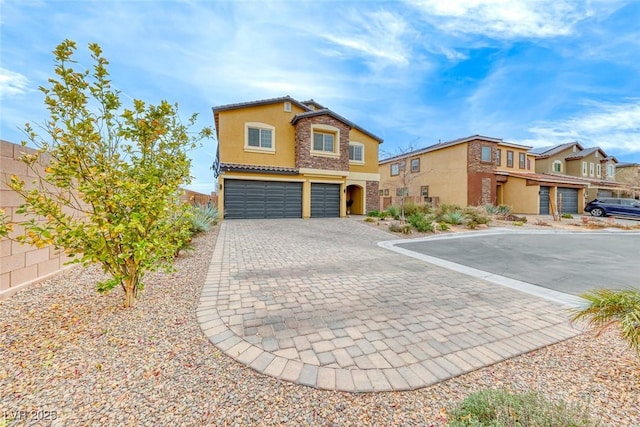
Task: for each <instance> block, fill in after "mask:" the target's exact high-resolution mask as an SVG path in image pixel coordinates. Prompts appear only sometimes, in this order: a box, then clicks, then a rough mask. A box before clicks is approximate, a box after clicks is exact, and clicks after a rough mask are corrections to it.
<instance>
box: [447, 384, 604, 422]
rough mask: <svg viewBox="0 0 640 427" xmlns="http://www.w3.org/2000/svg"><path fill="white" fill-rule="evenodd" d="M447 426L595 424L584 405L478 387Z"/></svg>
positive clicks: (460, 404)
mask: <svg viewBox="0 0 640 427" xmlns="http://www.w3.org/2000/svg"><path fill="white" fill-rule="evenodd" d="M447 425H448V426H450V427H463V426H464V427H467V426H475V427H482V426H487V427H516V426H518V427H520V426H527V427H551V426H553V427H595V426H599V425H601V424H600V423H598V422H596V421H594V420H592V419H591V418H590V416H589V413H588V412H587V410H586V409H585V408H582V407H580V406H578V405H567V404H566V403H565V402H562V401H550V400H548V399H545V398H544V396H542V395H540V394H538V393H534V392H528V393H522V394H512V393H509V392H508V391H506V390H491V389H487V390H481V391H479V392H476V393H472V394H470V395H469V396H467V397H466V398H465V399H464V400H463V401H462V402H460V403H459V404H458V405H457V406H456V407H455V408H454V409H453V410H451V411H450V414H449V422H448V423H447Z"/></svg>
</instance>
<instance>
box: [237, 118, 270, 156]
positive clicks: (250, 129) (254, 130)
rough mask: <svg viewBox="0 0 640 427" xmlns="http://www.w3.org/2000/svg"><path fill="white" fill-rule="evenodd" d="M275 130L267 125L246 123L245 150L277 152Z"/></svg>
mask: <svg viewBox="0 0 640 427" xmlns="http://www.w3.org/2000/svg"><path fill="white" fill-rule="evenodd" d="M275 132H276V131H275V128H274V127H273V126H271V125H268V124H265V123H257V122H249V123H245V135H244V136H245V139H244V148H245V150H248V151H251V150H257V151H275Z"/></svg>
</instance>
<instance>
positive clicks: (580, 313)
mask: <svg viewBox="0 0 640 427" xmlns="http://www.w3.org/2000/svg"><path fill="white" fill-rule="evenodd" d="M580 296H581V297H582V298H584V299H586V300H587V303H586V305H585V306H584V307H582V308H579V309H576V310H574V312H573V315H572V317H571V320H572V321H573V322H576V321H579V320H585V321H586V322H587V324H588V325H589V326H590V327H593V328H595V329H597V330H598V331H599V332H602V331H604V330H605V329H607V328H609V327H617V328H618V329H619V330H620V333H621V334H622V337H623V338H624V339H625V340H626V341H627V342H628V343H629V345H630V346H631V348H632V349H633V350H635V351H636V353H637V354H638V355H640V289H624V290H619V291H616V290H612V289H596V290H594V291H591V292H587V293H585V294H582V295H580Z"/></svg>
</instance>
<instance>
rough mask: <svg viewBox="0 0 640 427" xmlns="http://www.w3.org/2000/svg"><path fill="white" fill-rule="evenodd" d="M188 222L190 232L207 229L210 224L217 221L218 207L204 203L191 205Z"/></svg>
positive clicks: (214, 223)
mask: <svg viewBox="0 0 640 427" xmlns="http://www.w3.org/2000/svg"><path fill="white" fill-rule="evenodd" d="M189 222H190V228H191V233H192V234H198V233H204V232H206V231H209V229H210V228H211V226H212V225H216V224H217V223H218V209H217V208H216V207H214V206H206V205H195V206H192V208H191V215H190V217H189Z"/></svg>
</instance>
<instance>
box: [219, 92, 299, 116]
mask: <svg viewBox="0 0 640 427" xmlns="http://www.w3.org/2000/svg"><path fill="white" fill-rule="evenodd" d="M287 101H288V102H291V103H292V104H295V105H297V106H298V107H300V108H301V109H303V110H306V111H311V108H309V107H307V106H306V105H305V104H304V103H302V102H300V101H296V100H295V99H293V98H292V97H290V96H289V95H287V96H281V97H279V98H269V99H260V100H257V101H248V102H237V103H235V104H226V105H218V106H217V107H213V108H212V109H213V112H214V113H216V112H218V111H227V110H237V109H239V108H246V107H256V106H259V105H269V104H276V103H278V102H287Z"/></svg>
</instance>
